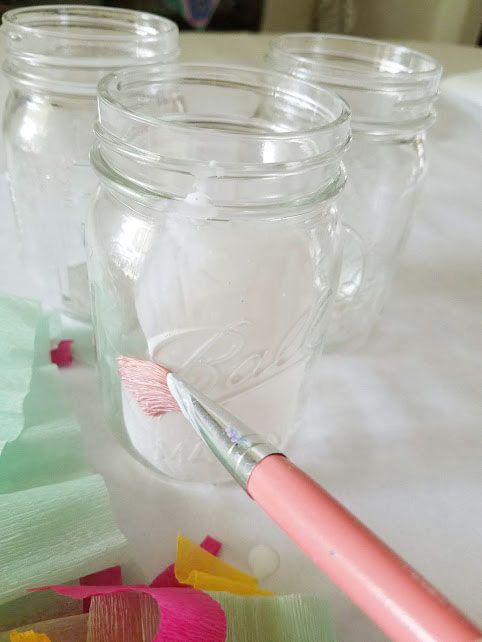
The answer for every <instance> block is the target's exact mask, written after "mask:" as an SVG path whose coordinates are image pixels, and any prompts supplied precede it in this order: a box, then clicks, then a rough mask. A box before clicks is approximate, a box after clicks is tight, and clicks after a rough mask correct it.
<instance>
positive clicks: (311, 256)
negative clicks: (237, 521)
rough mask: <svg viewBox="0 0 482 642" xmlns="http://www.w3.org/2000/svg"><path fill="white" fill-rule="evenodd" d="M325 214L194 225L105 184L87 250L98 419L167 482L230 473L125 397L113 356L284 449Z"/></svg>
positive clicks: (332, 280)
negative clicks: (182, 384)
mask: <svg viewBox="0 0 482 642" xmlns="http://www.w3.org/2000/svg"><path fill="white" fill-rule="evenodd" d="M338 237H339V226H338V219H337V214H336V210H335V207H334V205H333V204H332V202H330V201H327V202H324V203H321V204H320V205H319V206H318V207H317V209H316V211H315V212H314V213H313V216H311V217H310V218H309V219H308V220H306V219H303V220H297V219H288V220H283V219H279V218H270V217H269V216H266V217H263V216H258V217H256V218H252V217H251V218H250V217H248V216H246V217H244V216H243V214H242V213H240V212H238V213H237V216H236V218H232V217H231V216H229V215H223V214H222V213H219V215H218V217H217V218H213V219H204V218H199V217H198V216H193V215H192V212H191V209H190V208H188V207H187V206H184V204H182V203H181V204H180V205H179V204H175V203H174V202H172V201H169V200H167V199H166V201H165V202H164V203H162V202H159V203H158V205H157V207H156V209H155V210H153V209H151V208H150V207H145V206H141V205H140V204H139V203H135V202H133V201H132V200H131V199H127V200H126V198H125V196H120V195H119V194H116V193H115V191H113V190H111V189H108V188H106V187H101V189H100V191H99V192H98V194H97V198H96V201H95V204H94V207H93V210H92V213H91V215H90V217H89V220H88V229H87V248H88V262H89V276H90V282H91V289H92V305H93V314H94V325H95V329H96V345H97V354H98V360H99V367H100V374H101V381H102V388H103V399H104V404H105V413H106V416H107V418H108V421H109V423H110V425H111V427H112V429H113V431H114V432H115V433H116V434H117V435H119V436H120V437H121V439H122V440H123V441H124V443H125V444H126V445H128V447H130V449H131V450H132V451H133V452H134V453H136V454H137V455H138V456H140V458H141V459H142V460H143V461H145V462H147V463H148V464H150V465H151V466H152V467H154V468H155V469H156V470H157V471H159V472H161V473H163V474H164V475H166V476H168V477H172V478H175V479H180V480H196V481H208V482H218V481H223V480H227V479H228V478H229V476H228V475H227V473H226V472H225V471H224V469H223V467H222V466H221V464H219V462H217V460H216V459H215V457H214V455H212V453H211V452H210V451H209V450H208V449H207V447H206V446H204V445H203V444H202V442H201V441H200V439H199V438H198V437H197V435H196V434H195V433H194V430H193V428H192V427H191V426H190V425H189V423H188V422H187V420H186V419H185V418H184V417H183V416H182V415H181V414H180V413H176V412H169V413H167V414H165V415H162V416H160V417H149V416H147V415H145V414H144V413H143V412H142V411H141V410H140V409H139V408H138V407H137V404H136V402H135V401H134V400H133V399H132V397H130V395H129V393H127V392H126V391H125V390H123V388H122V386H121V383H120V381H119V378H118V375H117V364H116V357H117V356H118V355H128V356H136V357H138V358H142V359H150V360H154V361H156V362H158V363H161V364H164V365H166V366H167V367H168V368H170V369H171V370H173V371H175V372H176V373H178V374H180V375H181V377H183V378H184V379H185V380H186V381H189V382H190V383H191V384H193V385H194V386H196V387H197V388H198V389H200V390H202V391H203V393H204V394H206V395H208V396H209V397H211V398H212V399H214V400H216V401H218V402H220V403H222V405H223V406H224V407H225V408H226V409H228V410H229V411H231V412H232V413H233V414H234V415H235V416H237V417H239V418H240V419H241V420H242V421H244V422H245V423H246V425H248V426H249V427H250V428H252V429H253V431H254V432H258V433H260V434H262V435H265V436H267V438H268V439H269V440H270V441H271V442H273V443H274V444H276V445H278V446H280V447H282V446H283V444H284V443H285V442H286V440H287V438H288V436H289V434H290V432H291V430H292V428H293V420H294V414H295V409H296V402H297V398H298V392H299V388H300V384H301V380H302V378H303V374H304V371H305V367H306V364H307V361H308V359H309V358H310V356H312V355H313V353H314V351H315V350H316V349H317V348H318V347H319V346H320V343H321V340H322V337H323V335H324V332H325V330H326V326H327V319H328V316H327V312H328V308H329V305H330V302H331V300H332V298H333V292H334V289H335V288H336V283H337V278H338V269H339V245H338Z"/></svg>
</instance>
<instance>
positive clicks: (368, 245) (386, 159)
mask: <svg viewBox="0 0 482 642" xmlns="http://www.w3.org/2000/svg"><path fill="white" fill-rule="evenodd" d="M266 64H267V66H268V67H270V68H273V69H277V70H280V71H283V72H286V73H289V74H293V75H294V76H296V77H298V78H302V79H305V80H309V81H310V82H314V83H317V84H319V85H320V86H323V87H326V88H327V89H330V90H332V91H335V92H336V93H337V94H339V95H340V96H342V97H343V98H344V99H345V100H346V101H347V103H348V104H349V105H350V108H351V111H352V131H353V143H352V146H351V148H350V151H349V153H348V154H347V155H346V157H345V159H344V162H345V165H346V169H347V176H348V180H347V186H346V189H345V190H344V193H343V194H342V195H341V199H340V207H341V209H342V212H343V237H344V238H343V244H344V250H343V265H342V272H341V279H340V287H339V290H338V295H337V299H336V302H335V306H334V313H333V320H332V323H331V326H330V330H329V332H328V339H327V345H328V347H329V348H330V347H331V348H347V347H348V348H350V347H351V348H354V347H358V346H359V345H361V344H362V343H363V342H364V341H365V340H366V339H367V337H368V336H369V334H370V332H371V330H372V328H373V326H374V324H375V322H376V321H377V319H378V317H379V315H380V313H381V310H382V308H383V304H384V302H385V300H386V298H387V296H388V294H389V292H390V288H391V284H392V280H393V276H394V273H395V271H396V268H397V266H398V263H399V259H400V255H401V253H402V250H403V248H404V245H405V242H406V240H407V237H408V235H409V232H410V228H411V225H412V221H413V215H414V208H415V204H416V199H417V195H418V193H419V191H420V187H421V185H422V179H423V176H424V173H425V166H426V161H425V150H424V139H425V131H426V129H427V128H428V127H429V126H430V125H431V124H432V123H433V121H434V118H435V113H434V109H433V103H434V101H435V99H436V96H437V91H438V85H439V81H440V76H441V73H442V69H441V66H440V65H439V64H438V62H437V61H436V60H434V59H433V58H430V57H429V56H426V55H424V54H421V53H418V52H417V51H413V50H411V49H407V48H406V47H402V46H399V45H394V44H389V43H385V42H379V41H376V40H367V39H364V38H355V37H350V36H337V35H329V34H289V35H285V36H279V37H277V38H275V39H274V40H272V41H271V43H270V49H269V54H268V56H267V59H266Z"/></svg>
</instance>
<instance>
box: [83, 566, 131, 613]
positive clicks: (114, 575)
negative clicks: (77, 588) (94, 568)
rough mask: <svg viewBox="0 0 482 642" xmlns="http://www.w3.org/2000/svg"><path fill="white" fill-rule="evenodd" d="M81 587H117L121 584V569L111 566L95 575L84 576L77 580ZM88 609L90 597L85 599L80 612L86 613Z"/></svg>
mask: <svg viewBox="0 0 482 642" xmlns="http://www.w3.org/2000/svg"><path fill="white" fill-rule="evenodd" d="M79 584H80V585H81V586H119V585H120V584H122V569H121V567H120V566H111V567H110V568H105V569H104V570H102V571H98V572H97V573H91V574H90V575H84V577H81V578H80V580H79ZM89 608H90V597H88V598H86V599H85V600H84V602H83V605H82V611H83V612H84V613H88V612H89Z"/></svg>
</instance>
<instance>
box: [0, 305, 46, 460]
mask: <svg viewBox="0 0 482 642" xmlns="http://www.w3.org/2000/svg"><path fill="white" fill-rule="evenodd" d="M41 313H42V310H41V307H40V305H39V304H38V303H34V302H33V301H28V300H26V299H19V298H17V297H11V296H7V295H4V294H0V455H1V453H2V450H3V448H4V446H5V444H6V443H7V442H10V441H13V440H14V439H16V438H17V437H18V436H19V434H20V433H21V432H22V430H23V425H24V417H23V403H24V400H25V396H26V394H27V392H28V390H29V387H30V380H31V378H32V366H33V363H34V359H35V354H36V352H37V354H38V360H39V362H40V361H41V360H42V359H43V358H44V357H45V354H43V353H44V349H42V348H45V347H46V346H45V344H44V343H43V342H42V345H41V346H39V345H38V344H37V343H36V335H37V330H38V328H39V324H40V320H41ZM45 330H46V325H45V324H43V332H41V336H42V339H43V338H44V337H46V336H47V335H46V332H45Z"/></svg>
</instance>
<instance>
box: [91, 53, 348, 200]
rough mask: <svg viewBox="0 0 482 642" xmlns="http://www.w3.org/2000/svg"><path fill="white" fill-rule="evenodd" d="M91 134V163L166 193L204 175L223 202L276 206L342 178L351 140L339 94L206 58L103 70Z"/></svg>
mask: <svg viewBox="0 0 482 642" xmlns="http://www.w3.org/2000/svg"><path fill="white" fill-rule="evenodd" d="M94 133H95V136H96V141H97V142H96V146H95V148H94V149H96V150H97V152H96V154H95V155H94V159H97V161H98V162H97V161H96V160H94V166H97V165H99V163H100V164H101V163H105V165H106V167H109V168H110V169H111V170H112V171H113V172H114V173H115V174H116V176H117V177H123V178H122V179H121V180H125V181H130V183H132V184H134V183H135V184H137V185H138V186H139V188H140V189H144V188H145V189H148V190H149V191H150V192H152V193H160V192H162V193H164V194H169V197H172V198H178V197H182V198H185V197H186V196H187V195H188V194H189V193H191V192H193V189H194V187H195V183H196V184H197V183H199V182H202V183H203V191H205V193H206V195H207V196H208V197H209V198H210V199H211V200H212V202H213V203H216V204H217V205H221V206H224V205H225V204H226V203H228V202H229V203H233V202H234V201H239V202H243V203H244V205H246V206H247V204H248V203H250V204H252V203H253V202H263V203H266V202H267V201H268V200H270V201H271V202H272V203H275V202H276V203H277V204H278V205H279V204H280V203H282V202H283V201H284V200H288V195H289V198H290V199H291V200H293V199H298V198H300V197H302V196H303V197H304V196H306V195H307V194H308V193H310V192H313V191H315V190H316V191H317V192H319V191H320V190H321V191H323V190H324V189H327V190H328V188H329V185H330V184H332V183H333V184H337V185H339V182H337V178H336V177H337V175H338V172H339V165H340V161H341V157H342V156H343V154H344V152H345V151H346V149H347V147H348V145H349V143H350V140H351V135H350V111H349V108H348V106H347V105H346V103H345V101H344V100H343V99H341V98H340V97H339V96H337V95H336V94H335V93H333V92H331V91H327V90H326V89H324V88H322V87H320V86H318V85H315V84H311V83H307V82H305V81H303V80H300V79H299V78H296V77H294V76H290V75H289V74H284V73H279V72H277V71H273V70H271V69H267V68H263V67H259V68H258V67H243V66H237V65H227V64H203V63H176V64H166V65H160V66H157V67H153V66H152V65H151V66H149V67H147V66H146V67H143V68H130V69H122V70H120V71H117V72H114V73H112V74H110V75H109V76H106V77H104V78H103V79H102V80H101V81H100V83H99V86H98V120H97V122H96V123H95V126H94ZM100 159H101V160H100Z"/></svg>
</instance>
